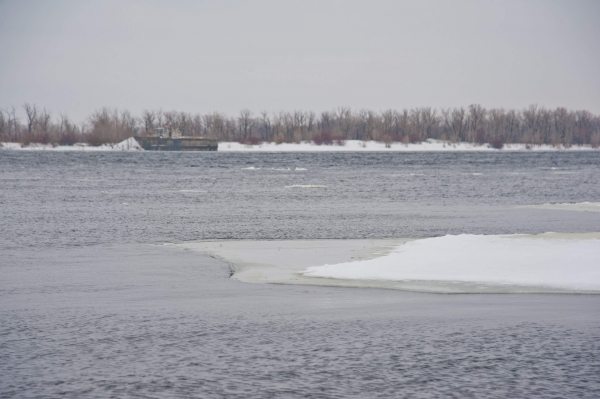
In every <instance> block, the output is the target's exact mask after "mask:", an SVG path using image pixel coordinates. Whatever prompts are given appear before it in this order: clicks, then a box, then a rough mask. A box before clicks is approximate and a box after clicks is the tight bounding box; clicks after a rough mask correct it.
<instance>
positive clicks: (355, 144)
mask: <svg viewBox="0 0 600 399" xmlns="http://www.w3.org/2000/svg"><path fill="white" fill-rule="evenodd" d="M0 150H12V151H90V152H94V151H144V150H143V148H142V147H141V146H140V145H139V143H138V142H137V141H136V140H135V139H134V138H133V137H130V138H128V139H126V140H123V141H121V142H120V143H116V144H104V145H101V146H97V147H94V146H89V145H86V144H84V143H78V144H75V145H73V146H60V145H59V146H55V145H52V144H36V143H32V144H30V145H27V146H23V145H22V144H21V143H6V142H3V143H0ZM549 151H553V152H555V151H598V149H594V148H592V147H591V146H589V145H584V146H572V147H569V148H565V147H562V146H561V147H554V146H551V145H547V144H543V145H536V146H530V145H526V144H506V145H505V146H504V147H503V148H502V149H500V150H498V149H496V148H493V147H492V146H491V145H489V144H482V145H477V144H473V143H450V142H446V141H441V140H434V139H428V140H426V141H424V142H422V143H420V144H402V143H392V144H390V145H389V146H388V145H386V144H385V143H382V142H378V141H360V140H347V141H346V142H345V145H316V144H314V143H312V142H301V143H281V144H276V143H262V144H257V145H246V144H240V143H238V142H221V143H219V147H218V152H549Z"/></svg>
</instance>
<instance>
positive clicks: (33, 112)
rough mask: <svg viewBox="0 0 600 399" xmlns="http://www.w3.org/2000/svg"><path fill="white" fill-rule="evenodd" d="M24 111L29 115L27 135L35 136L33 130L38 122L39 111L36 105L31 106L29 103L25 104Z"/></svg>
mask: <svg viewBox="0 0 600 399" xmlns="http://www.w3.org/2000/svg"><path fill="white" fill-rule="evenodd" d="M23 109H24V110H25V114H26V115H27V133H29V135H31V134H33V128H34V127H35V124H36V122H37V113H38V109H37V107H36V106H35V105H31V104H29V103H25V104H23Z"/></svg>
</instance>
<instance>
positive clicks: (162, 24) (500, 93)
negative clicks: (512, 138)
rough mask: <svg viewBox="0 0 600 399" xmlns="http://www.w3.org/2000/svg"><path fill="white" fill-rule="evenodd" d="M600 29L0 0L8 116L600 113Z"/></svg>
mask: <svg viewBox="0 0 600 399" xmlns="http://www.w3.org/2000/svg"><path fill="white" fill-rule="evenodd" d="M599 17H600V1H597V0H588V1H586V0H581V1H573V0H571V1H553V0H519V1H510V0H502V1H500V0H498V1H448V0H441V1H423V0H418V1H398V0H394V1H374V0H369V1H360V2H359V1H326V0H316V1H312V0H301V1H282V0H272V1H270V0H265V1H262V0H261V1H235V0H230V1H224V0H221V1H191V0H188V1H184V0H182V1H160V0H154V1H123V0H118V1H107V0H102V1H60V0H54V1H21V0H16V1H5V0H0V108H6V107H9V106H11V105H15V106H18V107H20V106H21V104H23V103H24V102H25V101H28V102H32V103H35V104H37V105H38V106H41V107H46V108H48V109H49V110H51V111H52V112H53V113H54V114H55V115H58V114H60V113H64V114H67V115H69V116H70V117H72V118H74V119H76V120H81V119H83V118H85V117H86V116H88V115H89V114H90V113H91V112H92V111H93V110H95V109H97V108H99V107H102V106H110V107H119V108H127V109H129V110H131V111H133V112H135V113H139V112H140V111H141V110H143V109H152V108H162V109H163V110H173V109H175V110H179V111H188V112H194V113H195V112H200V113H206V112H212V111H219V112H224V113H227V114H230V115H235V114H237V113H238V112H239V111H240V110H241V109H243V108H249V109H251V110H253V111H254V112H259V111H262V110H268V111H279V110H294V109H302V110H314V111H317V112H319V111H324V110H331V109H334V108H336V107H338V106H347V107H351V108H352V109H360V108H370V109H374V110H384V109H389V108H395V109H402V108H412V107H419V106H432V107H437V108H440V107H456V106H467V105H469V104H472V103H480V104H482V105H483V106H485V107H488V108H489V107H505V108H521V107H525V106H528V105H530V104H538V105H540V106H545V107H551V108H554V107H557V106H565V107H567V108H571V109H587V110H590V111H592V112H594V113H600V22H599Z"/></svg>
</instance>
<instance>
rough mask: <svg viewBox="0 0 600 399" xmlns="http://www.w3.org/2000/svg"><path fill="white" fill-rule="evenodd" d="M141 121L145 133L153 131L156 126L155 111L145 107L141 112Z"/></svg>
mask: <svg viewBox="0 0 600 399" xmlns="http://www.w3.org/2000/svg"><path fill="white" fill-rule="evenodd" d="M142 121H143V123H144V130H145V131H146V133H150V132H153V131H154V128H155V127H156V125H155V123H156V112H155V111H150V110H147V109H145V110H144V111H143V112H142Z"/></svg>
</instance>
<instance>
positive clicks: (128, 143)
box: [0, 137, 143, 151]
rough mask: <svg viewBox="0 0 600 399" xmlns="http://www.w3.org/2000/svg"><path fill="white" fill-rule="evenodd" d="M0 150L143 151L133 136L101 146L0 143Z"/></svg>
mask: <svg viewBox="0 0 600 399" xmlns="http://www.w3.org/2000/svg"><path fill="white" fill-rule="evenodd" d="M0 150H19V151H143V148H142V147H141V146H140V145H139V143H138V142H137V141H135V139H134V138H133V137H130V138H128V139H126V140H123V141H121V142H120V143H116V144H103V145H101V146H96V147H95V146H90V145H87V144H85V143H77V144H75V145H59V146H54V145H52V144H38V143H32V144H29V145H27V146H23V145H22V144H21V143H0Z"/></svg>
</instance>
